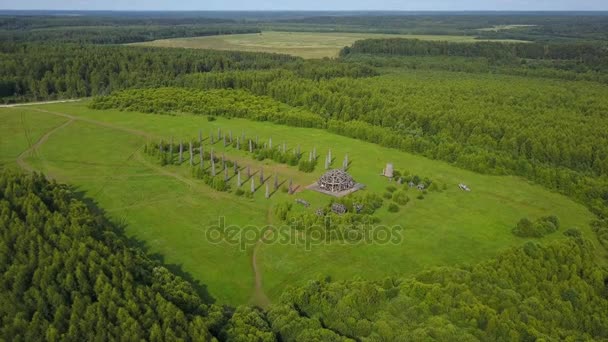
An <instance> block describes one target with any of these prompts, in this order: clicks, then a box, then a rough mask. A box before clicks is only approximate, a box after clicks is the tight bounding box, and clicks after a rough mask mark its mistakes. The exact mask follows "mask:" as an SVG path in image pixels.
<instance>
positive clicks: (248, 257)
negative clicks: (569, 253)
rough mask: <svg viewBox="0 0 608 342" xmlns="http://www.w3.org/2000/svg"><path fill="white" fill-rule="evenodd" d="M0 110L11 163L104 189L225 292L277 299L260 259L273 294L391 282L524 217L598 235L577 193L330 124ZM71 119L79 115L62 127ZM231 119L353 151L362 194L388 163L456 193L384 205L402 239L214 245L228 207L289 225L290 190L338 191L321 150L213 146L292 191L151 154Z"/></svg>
mask: <svg viewBox="0 0 608 342" xmlns="http://www.w3.org/2000/svg"><path fill="white" fill-rule="evenodd" d="M70 116H71V117H70ZM0 118H1V120H2V122H3V124H2V125H1V126H0V136H1V137H2V143H1V144H0V146H2V149H1V150H0V163H1V164H2V166H3V167H15V168H16V167H19V164H18V163H17V160H18V159H19V158H20V157H19V156H20V155H21V154H22V153H23V152H24V151H25V153H24V154H23V155H22V158H21V159H22V163H21V165H22V166H23V163H25V164H26V165H27V166H29V167H31V168H33V169H35V170H38V171H42V172H44V173H45V174H47V175H48V176H50V177H53V178H54V179H56V180H58V181H61V182H66V183H69V184H72V185H74V186H75V188H76V191H79V192H82V194H83V195H84V196H85V197H87V198H91V199H93V200H94V201H95V202H96V204H97V205H98V206H99V207H100V208H102V209H103V210H104V211H105V212H106V213H107V214H108V216H109V217H110V218H111V219H112V220H113V221H114V222H116V223H117V224H120V225H121V226H123V227H124V229H125V231H126V233H127V235H129V236H131V237H133V238H135V239H137V240H139V241H141V242H142V243H143V244H144V245H145V246H146V247H147V249H148V251H149V252H150V253H151V254H155V255H157V256H158V257H159V258H162V259H163V260H164V262H165V263H167V264H170V265H176V267H179V268H181V270H183V271H184V272H186V273H188V274H189V275H190V276H191V277H192V278H194V279H196V280H198V281H200V282H201V283H204V284H206V285H207V287H208V288H207V289H208V291H209V293H210V294H211V296H213V297H214V298H215V299H216V300H217V301H218V302H220V303H228V304H240V303H256V304H264V303H263V300H262V299H260V298H259V296H258V295H259V291H258V292H257V293H256V291H255V289H256V288H255V277H256V274H255V273H254V267H253V264H254V263H255V264H256V268H257V275H258V277H259V281H260V282H261V286H262V287H261V289H259V290H261V291H262V292H263V293H265V294H266V295H267V296H268V297H269V299H270V300H271V301H272V300H274V299H277V298H278V296H280V294H281V292H282V290H283V289H284V288H285V287H286V286H289V285H297V284H302V283H304V282H307V281H309V280H311V279H315V278H319V277H331V278H332V279H352V278H361V279H383V278H385V277H388V276H404V275H405V276H407V275H411V274H414V273H415V272H418V271H420V270H422V269H424V268H427V267H429V266H441V265H454V264H463V263H475V262H478V261H482V260H485V259H487V258H488V257H491V256H494V255H496V254H498V253H499V252H500V251H501V250H504V249H505V248H508V247H511V246H515V245H520V244H522V243H524V242H525V241H526V239H522V238H518V237H515V236H514V235H513V234H512V233H511V229H512V228H513V227H514V225H515V224H516V223H517V221H518V220H519V219H521V218H523V217H529V218H531V219H535V218H538V217H541V216H544V215H557V216H558V217H559V219H560V221H561V228H560V231H558V232H557V233H554V234H551V235H548V236H546V237H545V238H542V239H541V240H543V241H548V240H552V239H560V238H562V237H563V235H562V233H561V231H564V230H565V229H567V228H571V227H578V228H579V229H580V230H581V231H582V232H583V234H584V235H585V236H586V237H587V238H589V239H591V240H593V241H596V240H595V235H594V234H593V233H592V232H591V229H590V227H589V225H588V223H589V221H590V220H592V219H593V216H592V214H591V213H590V212H589V211H588V210H587V209H586V208H585V207H584V206H583V205H581V204H579V203H576V202H574V201H573V200H571V199H569V198H567V197H565V196H562V195H559V194H557V193H553V192H550V191H548V190H546V189H544V188H542V187H540V186H537V185H534V184H531V183H529V182H527V181H525V180H523V179H520V178H517V177H510V176H509V177H502V176H487V175H480V174H477V173H474V172H470V171H465V170H462V169H459V168H456V167H453V166H451V165H449V164H447V163H444V162H439V161H434V160H429V159H426V158H423V157H420V156H416V155H412V154H408V153H405V152H401V151H397V150H394V149H389V148H383V147H379V146H377V145H374V144H371V143H366V142H362V141H358V140H354V139H350V138H346V137H342V136H338V135H334V134H330V133H327V132H325V131H323V130H318V129H306V128H294V127H288V126H281V125H276V124H272V123H264V122H253V121H248V120H244V119H226V118H217V119H216V120H215V121H208V119H207V117H205V116H195V115H186V114H184V115H154V114H143V113H135V112H121V111H116V110H103V111H101V110H93V109H89V108H88V107H87V101H86V100H85V101H81V102H74V103H62V104H48V105H36V106H27V107H15V108H0ZM67 121H70V122H69V123H68V124H66V125H64V126H61V125H63V124H65V123H66V122H67ZM60 126H61V127H60ZM57 127H59V128H58V129H55V128H57ZM218 128H219V129H221V130H222V131H224V132H228V131H232V132H233V133H234V134H235V136H238V135H240V134H241V133H244V134H245V135H246V136H248V137H253V136H258V137H259V139H260V140H267V139H269V138H272V141H273V144H276V146H278V145H280V144H283V143H285V144H286V145H287V147H288V148H294V147H296V146H297V145H300V146H301V149H302V152H303V153H304V154H305V155H307V153H308V152H309V151H311V150H312V148H313V147H316V150H317V153H318V154H319V155H321V156H322V157H323V156H324V155H325V154H326V153H327V151H328V150H329V149H331V151H332V155H333V156H334V157H335V161H334V163H333V166H334V167H339V166H341V165H342V159H343V157H344V155H345V154H348V157H349V160H350V161H351V166H350V167H349V170H348V171H349V173H350V174H351V175H352V176H353V177H354V179H355V180H356V181H357V182H359V183H363V184H365V185H366V188H365V189H364V190H361V191H362V192H373V193H377V194H379V195H382V194H383V193H384V192H386V187H387V186H389V185H395V183H394V182H393V183H391V182H389V181H388V180H387V179H386V178H384V177H381V176H380V173H381V171H382V168H383V167H384V166H385V165H386V163H388V162H390V163H393V164H394V166H395V168H396V169H397V170H400V171H407V172H409V173H410V174H416V175H419V176H421V177H428V178H430V179H432V180H433V181H434V182H438V183H440V184H442V185H443V184H445V190H442V191H431V192H429V193H428V194H427V195H426V196H425V197H424V199H417V198H416V197H417V195H418V190H415V189H408V190H407V191H408V196H409V198H410V202H409V203H408V204H406V205H405V206H403V207H401V208H400V210H399V212H397V213H391V212H389V211H388V210H387V205H384V206H383V207H382V208H381V209H380V210H379V211H378V213H377V215H378V217H379V218H380V219H381V224H383V225H388V226H393V225H398V226H400V227H401V228H402V230H401V232H402V235H401V237H402V239H401V241H400V242H399V243H396V244H380V243H367V244H365V243H360V244H344V243H337V242H334V243H330V244H324V245H320V246H311V247H310V248H305V246H304V245H303V244H289V243H287V244H279V243H272V244H271V243H267V244H260V245H259V246H258V247H256V251H255V258H254V257H253V255H254V246H253V244H249V245H247V246H246V248H244V249H241V248H240V247H239V246H238V245H235V244H229V243H226V242H220V243H212V242H210V241H208V239H206V237H205V236H206V232H207V231H208V229H209V228H210V227H212V226H213V225H214V224H216V223H217V221H218V219H219V218H220V217H224V218H225V221H226V224H228V225H235V226H238V227H245V226H247V225H255V226H258V227H263V226H265V225H267V224H276V223H278V219H276V218H275V217H274V215H273V212H272V208H273V205H275V204H277V203H280V202H284V201H289V202H290V203H293V206H294V210H314V209H315V208H318V207H321V206H325V205H326V204H327V203H328V202H329V201H330V198H329V197H328V196H326V195H323V194H320V193H316V192H312V191H308V190H305V189H304V187H306V186H307V185H309V184H311V183H313V182H314V181H315V180H316V179H317V178H318V177H319V176H320V175H321V174H322V173H323V162H322V158H321V161H319V162H318V163H317V167H316V169H315V171H314V172H312V173H303V172H300V171H298V169H297V167H290V166H286V165H284V164H277V163H275V162H272V161H269V160H265V161H257V160H254V159H253V158H251V155H249V154H248V153H247V152H245V151H236V150H235V149H233V148H232V147H230V146H229V147H226V148H224V147H223V146H222V144H221V143H216V144H214V145H213V149H214V151H215V152H216V153H225V155H226V157H227V158H228V159H231V160H237V161H239V164H240V165H241V166H247V165H249V166H251V168H252V170H253V171H257V170H259V169H261V168H263V169H264V173H265V175H267V177H268V176H271V175H274V174H275V173H276V174H277V175H278V176H279V179H280V180H281V181H287V180H288V179H293V182H294V185H295V186H297V187H298V192H296V193H295V194H293V195H288V194H287V193H284V192H282V191H277V192H276V193H273V194H272V196H271V197H270V198H269V199H266V198H265V197H264V188H263V187H260V188H258V190H257V191H256V193H255V194H254V196H253V198H245V197H239V196H236V195H235V194H234V190H233V191H232V192H217V191H214V190H212V189H211V188H210V187H208V186H206V185H205V184H203V182H202V181H200V180H197V179H195V178H193V177H192V176H191V170H190V167H189V166H188V162H185V163H184V164H182V165H171V166H160V164H159V163H158V161H157V160H155V159H154V158H153V157H151V156H149V155H147V154H145V153H144V152H143V146H144V145H145V144H146V143H147V142H158V141H159V140H160V139H164V140H165V141H167V140H169V139H170V138H171V137H174V139H176V141H179V140H180V139H183V140H186V139H192V138H196V137H197V136H198V131H199V130H202V132H203V136H204V137H208V136H209V135H210V134H217V130H218ZM49 132H50V134H47V133H49ZM45 134H47V135H46V136H45ZM43 137H44V139H43V141H40V139H41V138H43ZM37 141H39V144H38V145H36V142H37ZM205 143H206V144H209V141H208V140H205ZM30 146H34V147H35V148H30ZM208 148H211V146H209V145H208ZM195 159H196V158H195ZM254 177H256V176H255V175H254ZM257 181H258V180H257V179H256V183H257ZM231 183H232V187H233V189H234V188H235V187H236V180H235V179H234V178H232V179H231ZM459 183H466V184H467V185H468V186H469V187H470V188H471V189H472V191H471V192H464V191H461V190H460V189H459V188H458V184H459ZM257 185H258V186H259V184H257ZM243 188H244V190H245V191H249V183H248V182H245V184H244V185H243ZM296 198H301V199H305V200H306V201H308V202H310V203H311V207H310V208H308V209H307V208H304V207H302V206H299V205H298V204H296V203H295V199H296Z"/></svg>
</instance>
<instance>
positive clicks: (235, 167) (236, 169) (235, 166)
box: [234, 160, 239, 173]
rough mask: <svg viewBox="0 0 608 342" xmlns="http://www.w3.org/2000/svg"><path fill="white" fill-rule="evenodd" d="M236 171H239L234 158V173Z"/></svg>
mask: <svg viewBox="0 0 608 342" xmlns="http://www.w3.org/2000/svg"><path fill="white" fill-rule="evenodd" d="M238 171H239V164H238V163H237V162H236V160H235V161H234V173H237V172H238Z"/></svg>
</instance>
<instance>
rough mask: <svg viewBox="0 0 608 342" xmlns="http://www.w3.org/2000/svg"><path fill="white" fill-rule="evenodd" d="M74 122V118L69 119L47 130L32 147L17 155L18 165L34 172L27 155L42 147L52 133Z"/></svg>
mask: <svg viewBox="0 0 608 342" xmlns="http://www.w3.org/2000/svg"><path fill="white" fill-rule="evenodd" d="M72 122H74V120H72V119H70V120H67V121H66V122H64V123H62V124H61V125H59V126H57V127H55V128H52V129H51V130H50V131H48V132H46V133H45V134H44V135H43V136H41V137H40V139H38V141H36V142H35V143H34V144H33V145H30V147H29V148H28V149H27V150H25V151H23V152H21V153H20V154H19V155H18V156H17V165H19V167H21V168H22V169H24V170H26V171H28V172H34V168H33V167H32V166H31V165H30V164H28V163H27V162H26V161H25V157H27V156H29V155H31V154H32V153H34V152H35V151H36V150H37V149H38V148H40V146H42V144H44V143H45V142H46V141H47V140H48V139H49V137H50V136H51V135H53V133H55V132H57V131H59V130H60V129H62V128H64V127H66V126H68V125H69V124H71V123H72ZM49 176H50V175H49ZM51 178H52V177H51Z"/></svg>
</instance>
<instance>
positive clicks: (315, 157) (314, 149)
mask: <svg viewBox="0 0 608 342" xmlns="http://www.w3.org/2000/svg"><path fill="white" fill-rule="evenodd" d="M312 159H317V147H316V146H315V147H313V148H312Z"/></svg>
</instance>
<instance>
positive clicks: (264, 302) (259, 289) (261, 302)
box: [251, 208, 273, 308]
mask: <svg viewBox="0 0 608 342" xmlns="http://www.w3.org/2000/svg"><path fill="white" fill-rule="evenodd" d="M272 218H273V216H272V208H268V213H267V215H266V223H267V224H268V225H269V226H272V222H273V219H272ZM268 234H270V231H269V230H266V231H264V233H263V235H262V237H261V238H260V239H259V240H258V241H257V242H256V243H255V246H253V252H252V253H251V266H252V268H253V279H254V289H253V298H252V300H251V301H252V302H253V304H255V305H257V306H259V307H261V308H266V307H267V306H268V305H270V299H269V298H268V296H267V295H266V293H265V292H264V286H263V284H262V270H261V269H260V266H259V265H258V263H259V259H258V251H259V250H260V248H261V247H262V246H263V245H264V239H266V237H267V236H268Z"/></svg>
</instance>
